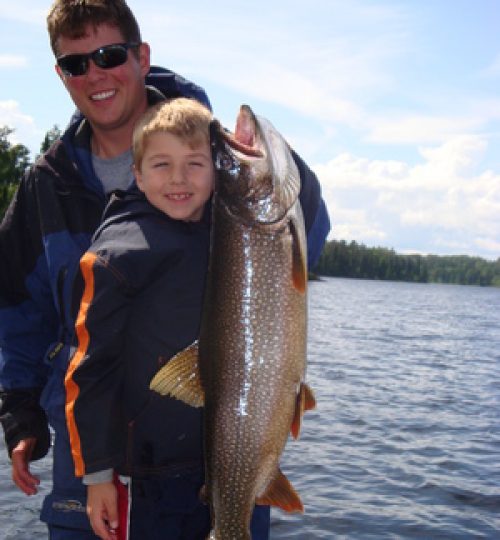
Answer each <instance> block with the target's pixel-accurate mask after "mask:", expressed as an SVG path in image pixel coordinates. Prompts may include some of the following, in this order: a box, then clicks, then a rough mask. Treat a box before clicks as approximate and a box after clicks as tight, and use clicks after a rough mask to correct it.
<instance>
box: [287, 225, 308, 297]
mask: <svg viewBox="0 0 500 540" xmlns="http://www.w3.org/2000/svg"><path fill="white" fill-rule="evenodd" d="M290 232H291V234H292V279H293V286H294V287H295V289H297V291H299V292H300V293H305V292H306V287H307V256H306V253H305V249H304V247H305V246H304V240H303V238H302V236H303V235H301V233H300V232H299V230H298V228H297V224H296V222H295V220H293V219H292V220H290Z"/></svg>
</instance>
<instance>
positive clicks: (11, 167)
mask: <svg viewBox="0 0 500 540" xmlns="http://www.w3.org/2000/svg"><path fill="white" fill-rule="evenodd" d="M13 131H14V130H13V129H11V128H9V127H7V126H3V127H0V219H1V218H3V215H4V214H5V210H6V209H7V206H8V205H9V202H10V200H11V199H12V196H13V195H14V193H15V191H16V189H17V185H18V184H19V181H20V180H21V177H22V175H23V174H24V171H25V170H26V169H27V168H28V167H29V165H30V157H29V155H30V152H29V150H28V148H26V146H24V144H12V143H11V142H10V141H9V135H11V134H12V133H13Z"/></svg>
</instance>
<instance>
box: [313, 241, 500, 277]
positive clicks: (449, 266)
mask: <svg viewBox="0 0 500 540" xmlns="http://www.w3.org/2000/svg"><path fill="white" fill-rule="evenodd" d="M313 270H314V273H315V274H318V275H320V276H334V277H349V278H359V279H377V280H390V281H411V282H417V283H455V284H460V285H480V286H485V287H487V286H493V287H500V258H498V259H497V260H496V261H487V260H486V259H482V258H480V257H470V256H467V255H452V256H438V255H426V256H423V255H400V254H398V253H396V252H395V251H394V250H393V249H387V248H383V247H367V246H364V245H363V244H359V243H357V242H354V241H353V242H350V243H347V242H346V241H344V240H332V241H330V242H327V243H326V245H325V247H324V249H323V252H322V254H321V257H320V260H319V263H318V265H317V266H316V267H315V268H314V269H313Z"/></svg>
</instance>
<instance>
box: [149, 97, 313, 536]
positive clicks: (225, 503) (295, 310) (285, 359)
mask: <svg viewBox="0 0 500 540" xmlns="http://www.w3.org/2000/svg"><path fill="white" fill-rule="evenodd" d="M212 127H213V129H212V134H211V135H212V136H211V141H212V151H213V156H214V163H215V166H216V169H217V172H218V174H217V180H216V186H215V193H214V198H213V206H212V212H213V213H212V233H211V248H210V249H211V252H210V263H209V269H208V275H207V283H206V292H205V300H204V307H203V314H202V322H201V328H200V336H199V339H198V341H197V342H195V343H194V344H193V345H192V346H191V347H189V348H188V349H186V350H184V351H182V352H180V353H179V354H177V355H176V356H175V357H174V358H173V359H171V360H170V361H169V362H168V363H167V364H166V365H165V366H164V367H163V368H162V369H161V370H160V371H159V372H158V373H157V375H156V376H155V377H154V379H153V380H152V382H151V388H152V389H153V390H155V391H157V392H159V393H161V394H164V395H166V394H169V395H171V396H174V397H177V398H178V399H182V400H184V401H185V402H186V403H190V404H191V405H193V406H202V405H204V407H205V414H204V444H205V464H206V486H205V490H204V491H205V496H206V498H207V501H208V503H209V504H210V509H211V515H212V532H211V535H210V538H211V539H214V540H249V539H250V530H249V527H250V520H251V515H252V511H253V508H254V505H255V504H256V503H257V504H270V505H274V506H278V507H280V508H282V509H284V510H286V511H289V512H293V511H299V512H300V511H303V505H302V502H301V500H300V497H299V496H298V494H297V493H296V492H295V490H294V488H293V487H292V486H291V484H290V483H289V481H288V480H287V479H286V477H285V476H284V475H283V474H282V472H281V471H280V469H279V460H280V456H281V454H282V452H283V449H284V447H285V444H286V441H287V438H288V434H289V433H290V432H291V433H292V435H293V436H294V437H295V438H297V436H298V434H299V429H300V423H301V418H302V414H303V412H304V410H307V409H310V408H313V407H314V406H315V401H314V396H313V394H312V392H311V390H310V389H309V387H308V386H307V385H306V384H305V382H304V377H305V369H306V336H307V315H306V310H307V262H306V261H307V253H306V251H307V246H306V235H305V229H304V221H303V217H302V211H301V208H300V203H299V192H300V177H299V172H298V170H297V167H296V165H295V162H294V160H293V158H292V155H291V152H290V149H289V147H288V144H287V143H286V142H285V140H284V139H283V137H282V136H281V135H280V134H279V133H278V132H277V131H276V130H275V129H274V127H273V126H272V125H271V123H270V122H269V121H267V120H266V119H264V118H261V117H257V116H255V115H254V113H253V112H252V110H251V109H250V108H249V107H248V106H245V105H244V106H242V107H241V109H240V112H239V115H238V118H237V122H236V129H235V133H234V135H232V134H230V133H229V132H227V131H225V130H223V129H222V128H221V127H220V125H218V124H217V123H214V125H213V126H212Z"/></svg>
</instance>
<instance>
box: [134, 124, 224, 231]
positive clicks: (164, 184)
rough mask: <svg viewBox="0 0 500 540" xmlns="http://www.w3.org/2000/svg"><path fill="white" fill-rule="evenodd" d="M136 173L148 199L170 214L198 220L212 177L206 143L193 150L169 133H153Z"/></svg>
mask: <svg viewBox="0 0 500 540" xmlns="http://www.w3.org/2000/svg"><path fill="white" fill-rule="evenodd" d="M135 173H136V180H137V185H138V186H139V189H140V190H141V191H143V192H144V194H145V195H146V198H147V199H148V201H149V202H150V203H151V204H152V205H153V206H155V207H156V208H158V209H159V210H161V211H162V212H164V213H165V214H167V215H168V216H169V217H171V218H173V219H180V220H183V221H199V220H200V219H201V217H202V216H203V206H204V205H205V203H206V202H207V200H208V199H209V198H210V195H211V193H212V190H213V187H214V180H215V169H214V166H213V163H212V157H211V153H210V146H209V144H208V142H204V143H202V144H201V145H200V146H197V147H196V148H194V149H193V148H191V147H190V146H189V145H187V144H185V143H184V142H183V141H182V140H181V139H179V137H176V136H175V135H172V134H171V133H164V132H157V133H153V134H152V135H150V136H149V137H148V140H147V143H146V148H145V152H144V156H143V159H142V165H141V170H140V171H139V170H136V171H135Z"/></svg>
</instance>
